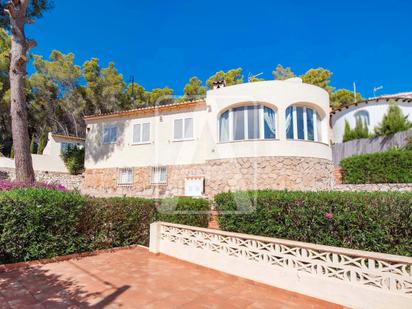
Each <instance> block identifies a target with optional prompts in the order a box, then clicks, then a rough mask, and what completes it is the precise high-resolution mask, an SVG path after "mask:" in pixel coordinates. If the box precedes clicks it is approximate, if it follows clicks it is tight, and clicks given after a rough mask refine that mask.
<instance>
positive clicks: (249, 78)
mask: <svg viewBox="0 0 412 309" xmlns="http://www.w3.org/2000/svg"><path fill="white" fill-rule="evenodd" d="M262 74H263V72H260V73H258V74H256V75H253V74H252V73H249V74H248V76H247V81H248V82H249V83H250V82H251V81H252V80H253V79H254V78H256V77H258V76H260V75H262Z"/></svg>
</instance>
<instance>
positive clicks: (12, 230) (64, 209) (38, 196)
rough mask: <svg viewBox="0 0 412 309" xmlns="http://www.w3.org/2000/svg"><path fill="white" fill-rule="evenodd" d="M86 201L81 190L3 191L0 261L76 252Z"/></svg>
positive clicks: (0, 196) (23, 259)
mask: <svg viewBox="0 0 412 309" xmlns="http://www.w3.org/2000/svg"><path fill="white" fill-rule="evenodd" d="M85 203H86V201H85V199H84V198H83V197H81V196H80V195H79V194H78V193H73V192H62V191H57V190H48V189H18V190H13V191H9V192H3V193H1V194H0V263H6V262H16V261H27V260H32V259H39V258H48V257H52V256H56V255H65V254H70V253H73V252H76V251H77V250H78V248H79V245H80V242H81V238H80V236H79V234H78V231H77V228H76V226H77V224H78V222H79V220H80V214H81V210H82V208H83V207H84V205H85Z"/></svg>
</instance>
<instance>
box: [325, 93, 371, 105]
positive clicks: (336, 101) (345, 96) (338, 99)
mask: <svg viewBox="0 0 412 309" xmlns="http://www.w3.org/2000/svg"><path fill="white" fill-rule="evenodd" d="M362 100H363V97H362V95H361V94H360V93H359V92H357V93H356V98H355V95H354V93H353V92H352V91H350V90H348V89H339V90H336V91H335V92H334V93H332V94H331V96H330V106H331V107H332V108H339V107H341V106H345V105H348V104H351V103H353V102H359V101H362Z"/></svg>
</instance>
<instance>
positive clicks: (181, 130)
mask: <svg viewBox="0 0 412 309" xmlns="http://www.w3.org/2000/svg"><path fill="white" fill-rule="evenodd" d="M192 138H193V118H191V117H189V118H179V119H175V121H174V140H187V139H192Z"/></svg>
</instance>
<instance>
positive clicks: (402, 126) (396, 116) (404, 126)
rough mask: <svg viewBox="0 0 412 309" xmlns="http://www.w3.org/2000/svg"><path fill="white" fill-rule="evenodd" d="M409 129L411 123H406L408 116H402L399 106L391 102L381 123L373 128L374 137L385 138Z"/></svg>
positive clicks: (411, 125)
mask: <svg viewBox="0 0 412 309" xmlns="http://www.w3.org/2000/svg"><path fill="white" fill-rule="evenodd" d="M410 128H412V123H411V122H410V121H408V116H404V115H403V113H402V111H401V109H400V108H399V106H398V105H395V104H394V103H393V102H392V103H391V105H389V109H388V112H387V113H386V114H385V115H384V116H383V120H382V122H381V123H380V124H379V125H378V126H377V127H376V128H375V135H376V136H387V135H391V134H395V133H397V132H401V131H406V130H408V129H410Z"/></svg>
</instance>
